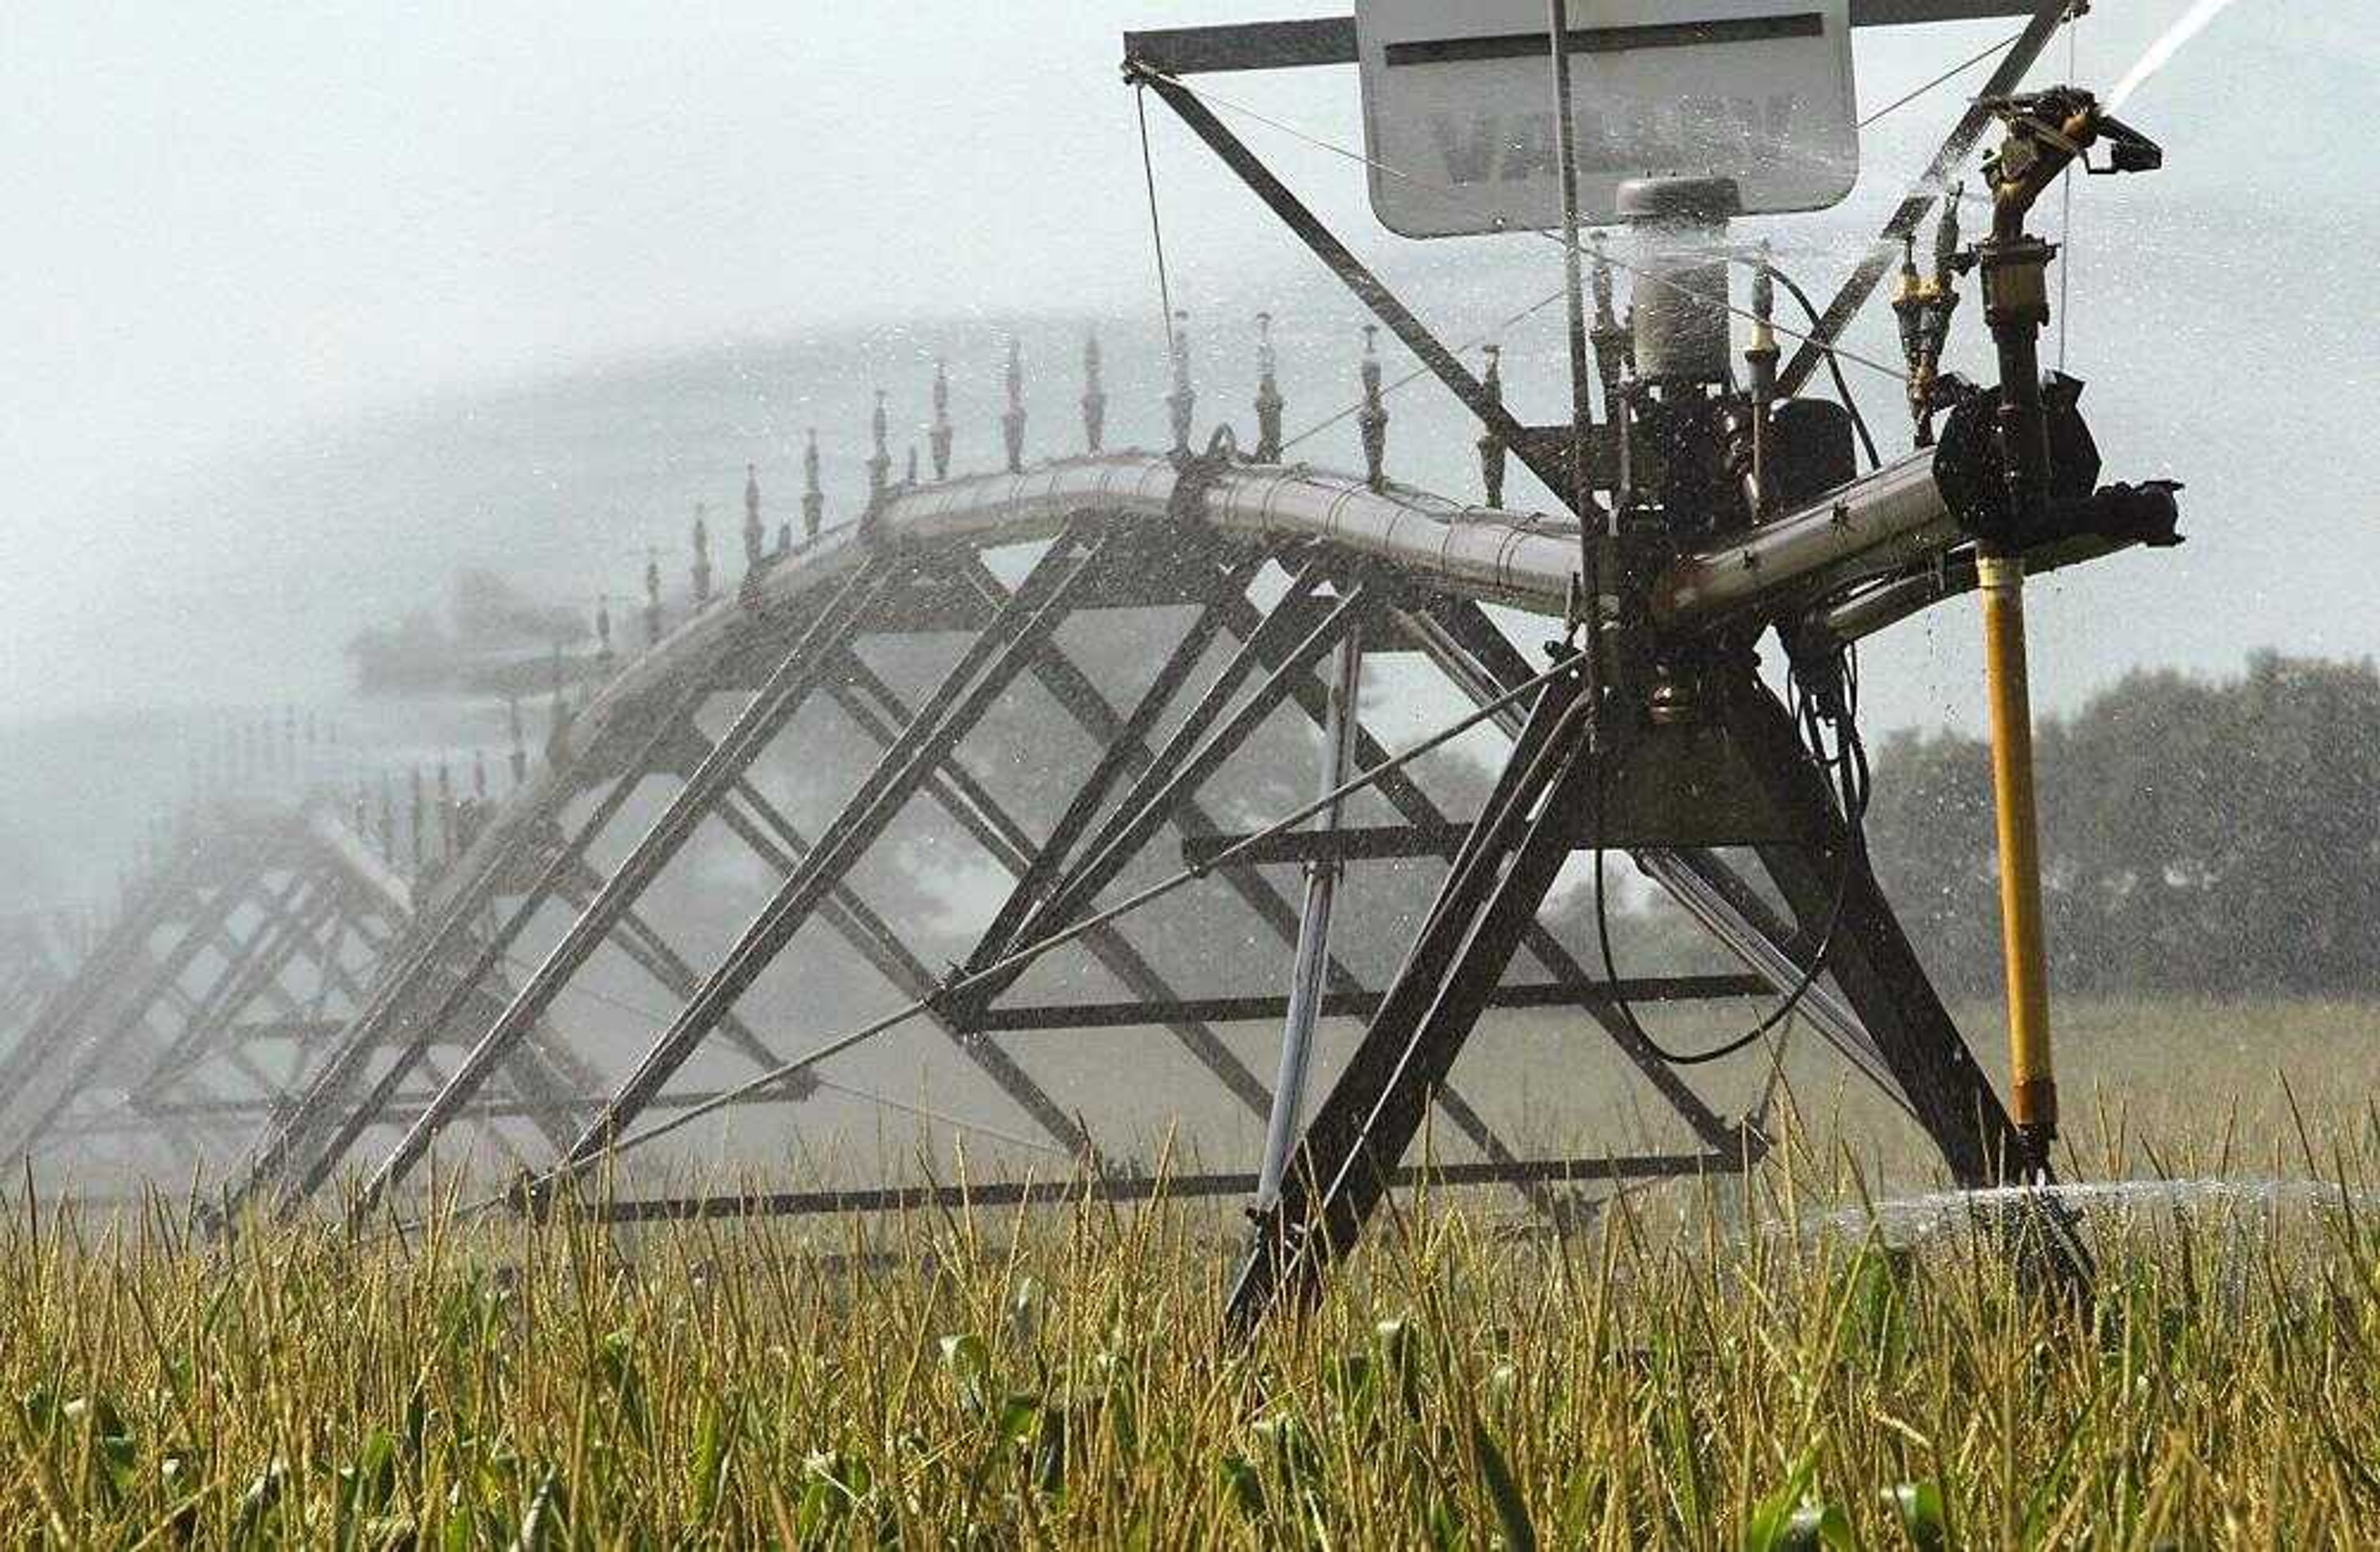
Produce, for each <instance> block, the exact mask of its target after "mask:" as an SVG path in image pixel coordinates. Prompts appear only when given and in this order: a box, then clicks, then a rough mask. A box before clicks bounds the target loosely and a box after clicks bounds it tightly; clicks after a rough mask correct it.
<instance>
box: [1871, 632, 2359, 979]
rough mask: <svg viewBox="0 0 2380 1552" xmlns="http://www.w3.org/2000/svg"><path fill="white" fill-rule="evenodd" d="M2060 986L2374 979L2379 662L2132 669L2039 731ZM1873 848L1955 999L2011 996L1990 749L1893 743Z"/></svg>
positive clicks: (2048, 891)
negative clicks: (2006, 985)
mask: <svg viewBox="0 0 2380 1552" xmlns="http://www.w3.org/2000/svg"><path fill="white" fill-rule="evenodd" d="M2036 745H2037V750H2038V758H2039V768H2040V777H2041V832H2042V855H2043V889H2044V895H2045V904H2046V910H2047V916H2048V924H2049V942H2050V953H2051V973H2052V976H2053V978H2054V980H2055V982H2056V983H2057V985H2058V986H2059V987H2060V988H2063V989H2070V990H2076V991H2086V992H2108V993H2118V994H2123V993H2149V992H2162V993H2180V994H2190V995H2216V996H2254V995H2265V996H2270V995H2284V996H2359V995H2369V994H2372V993H2374V992H2375V991H2380V832H2376V831H2375V829H2374V820H2375V818H2380V673H2375V671H2374V666H2373V664H2372V662H2371V661H2369V660H2366V661H2361V662H2337V661H2321V660H2315V659H2306V658H2291V657H2284V656H2282V655H2280V654H2278V653H2275V652H2263V653H2259V654H2257V655H2255V656H2254V657H2253V658H2251V659H2250V660H2249V661H2248V664H2247V667H2246V669H2245V671H2244V672H2243V673H2240V675H2239V676H2238V677H2236V678H2229V679H2222V680H2209V679H2203V678H2196V677H2192V676H2189V675H2185V674H2181V673H2174V672H2171V671H2162V672H2142V673H2133V674H2131V675H2130V676H2128V677H2126V678H2125V679H2123V680H2121V681H2120V682H2119V683H2118V684H2116V685H2114V686H2112V687H2111V688H2109V689H2107V690H2106V691H2105V692H2103V693H2101V694H2100V695H2098V696H2096V697H2094V698H2093V699H2092V700H2091V701H2089V702H2088V703H2087V704H2086V705H2084V706H2083V708H2082V709H2079V710H2078V711H2076V712H2074V713H2073V714H2072V715H2070V716H2067V717H2059V718H2052V719H2049V720H2047V721H2045V722H2044V723H2043V724H2042V725H2041V726H2040V727H2039V729H2038V730H2037V734H2036ZM1867 835H1868V842H1869V849H1870V851H1871V853H1872V855H1873V856H1874V858H1875V861H1876V869H1877V872H1878V873H1879V875H1880V876H1881V877H1882V879H1883V880H1884V883H1885V887H1886V889H1887V890H1888V891H1889V893H1890V894H1891V896H1892V899H1893V901H1894V903H1895V904H1896V905H1897V906H1898V907H1899V908H1900V911H1901V913H1902V915H1903V919H1904V921H1905V922H1906V924H1907V926H1908V928H1909V931H1910V935H1911V937H1912V938H1913V940H1915V941H1916V944H1917V947H1918V950H1919V952H1921V953H1922V954H1923V955H1924V957H1925V960H1926V963H1927V965H1928V967H1929V968H1930V969H1932V970H1933V972H1934V973H1935V975H1936V976H1937V980H1938V981H1939V983H1940V984H1941V986H1942V988H1943V989H1944V990H1945V992H1946V993H1949V994H1952V995H1985V996H1987V995H1993V994H1996V993H1997V992H1998V989H1999V976H2000V968H1999V966H2000V957H1999V906H1998V855H1997V848H1996V846H1995V843H1994V836H1993V825H1992V808H1991V764H1990V751H1989V746H1987V745H1986V744H1985V742H1984V741H1983V740H1982V739H1979V738H1975V737H1972V736H1969V735H1967V734H1959V733H1951V732H1941V733H1935V734H1929V735H1919V734H1912V733H1898V734H1893V735H1892V736H1891V737H1889V738H1888V740H1886V741H1885V743H1884V744H1883V746H1882V747H1881V748H1880V749H1878V750H1877V752H1876V784H1875V797H1874V800H1873V802H1872V804H1871V806H1870V808H1869V811H1868V816H1867Z"/></svg>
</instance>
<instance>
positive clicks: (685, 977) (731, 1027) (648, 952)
mask: <svg viewBox="0 0 2380 1552" xmlns="http://www.w3.org/2000/svg"><path fill="white" fill-rule="evenodd" d="M743 785H744V783H743V782H741V781H740V780H739V781H738V782H737V783H736V788H737V790H742V788H743ZM716 812H717V813H718V814H719V815H720V816H721V818H725V817H726V815H727V812H728V805H727V801H726V799H724V798H722V799H721V800H720V805H719V807H718V809H717V810H716ZM602 887H603V879H602V875H601V874H600V873H597V872H596V871H595V869H594V868H592V867H589V866H588V865H587V862H586V860H585V859H584V858H583V857H582V858H581V859H580V860H579V864H578V866H577V867H574V868H572V869H570V872H569V875H568V877H566V878H565V879H561V880H560V881H558V882H557V883H556V884H555V886H554V893H555V894H556V895H558V896H559V897H560V898H561V899H562V900H563V901H564V902H565V903H566V904H568V905H569V906H570V908H571V909H572V910H574V911H578V912H584V911H585V910H586V909H587V907H588V906H589V904H590V903H593V901H594V898H595V894H596V891H599V890H601V888H602ZM613 943H614V945H615V946H616V947H617V948H618V949H619V950H620V952H622V953H623V954H625V955H626V956H627V958H628V960H629V961H630V963H632V964H635V965H636V967H637V969H639V970H642V971H643V972H644V973H645V975H646V976H647V977H648V978H650V980H651V981H652V983H653V984H654V985H655V986H658V987H660V988H662V990H663V991H665V992H668V993H669V994H670V995H671V996H673V997H675V998H677V999H678V1000H681V1001H683V1000H685V999H686V998H687V997H689V996H691V995H692V994H693V991H694V988H695V986H696V984H697V983H698V980H699V977H698V976H696V974H695V972H694V966H692V965H691V964H687V963H686V959H685V956H683V955H682V954H680V953H679V952H677V950H676V949H675V948H674V947H672V946H671V944H670V941H669V940H668V939H666V938H664V937H662V933H661V929H660V928H656V927H654V926H653V925H652V924H651V923H650V922H649V921H647V920H646V919H645V917H644V915H642V913H640V912H638V911H637V909H636V908H635V907H633V906H631V907H629V908H627V909H625V910H624V911H622V912H621V913H620V929H619V931H618V933H617V934H616V935H615V936H614V937H613ZM720 1028H721V1029H722V1031H723V1032H724V1033H725V1035H726V1036H727V1038H728V1039H729V1040H731V1041H733V1042H734V1043H735V1046H736V1048H737V1049H740V1050H742V1051H743V1052H744V1054H745V1055H747V1056H748V1057H750V1058H751V1059H752V1061H754V1063H756V1064H757V1065H759V1066H760V1067H762V1068H769V1067H774V1066H776V1065H777V1064H778V1063H779V1062H780V1061H783V1058H781V1057H779V1056H778V1055H777V1053H776V1052H775V1051H773V1050H771V1049H769V1046H768V1043H767V1042H766V1041H764V1040H762V1039H761V1038H760V1037H759V1034H758V1033H756V1032H755V1031H754V1030H753V1028H752V1026H751V1025H748V1024H746V1023H745V1022H744V1020H743V1019H742V1018H740V1017H738V1016H737V1015H735V1013H732V1012H731V1013H729V1014H728V1015H727V1017H725V1018H724V1019H722V1020H721V1021H720ZM576 1136H577V1131H576V1129H574V1130H573V1131H572V1133H571V1134H570V1137H565V1138H563V1139H562V1140H561V1142H560V1144H559V1145H557V1146H569V1143H570V1141H571V1138H573V1137H576Z"/></svg>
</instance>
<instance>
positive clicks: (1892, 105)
mask: <svg viewBox="0 0 2380 1552" xmlns="http://www.w3.org/2000/svg"><path fill="white" fill-rule="evenodd" d="M2068 19H2069V21H2071V20H2072V15H2071V13H2069V16H2068ZM2023 37H2024V33H2023V31H2022V30H2021V29H2020V30H2017V31H2014V32H2011V33H2010V34H2009V35H2008V36H2007V37H2005V38H2002V39H2001V40H2000V41H1999V42H1997V43H1994V44H1993V45H1992V46H1991V47H1989V48H1987V49H1985V50H1984V51H1983V52H1982V53H1980V54H1973V55H1968V56H1967V57H1966V58H1964V59H1962V60H1961V61H1959V63H1957V64H1956V65H1953V66H1951V67H1949V69H1947V70H1945V71H1943V72H1942V73H1941V74H1940V75H1938V76H1936V77H1935V78H1934V79H1932V80H1930V81H1927V82H1926V83H1925V85H1924V86H1921V87H1919V88H1918V89H1917V90H1916V91H1910V92H1905V93H1903V94H1902V95H1900V96H1899V97H1896V98H1894V99H1893V100H1892V101H1891V102H1889V103H1886V104H1885V105H1884V106H1882V107H1880V108H1878V109H1876V112H1874V113H1872V114H1870V115H1867V116H1866V117H1865V118H1863V119H1861V120H1860V121H1859V127H1861V128H1863V129H1864V128H1866V127H1868V126H1869V125H1871V124H1874V123H1876V121H1877V120H1878V119H1881V118H1884V117H1886V116H1887V115H1890V114H1893V113H1896V112H1898V111H1900V109H1902V108H1905V107H1907V106H1908V105H1909V104H1910V103H1914V102H1915V101H1917V99H1919V98H1920V97H1923V96H1925V94H1926V93H1927V92H1929V91H1933V90H1934V89H1935V88H1936V87H1937V86H1944V85H1947V84H1949V82H1950V81H1951V80H1953V79H1957V78H1958V77H1960V76H1962V75H1965V74H1966V73H1967V72H1968V71H1969V70H1972V69H1973V68H1974V67H1976V66H1978V65H1981V64H1982V63H1983V62H1984V61H1985V60H1986V59H1990V58H1992V57H1993V56H1995V55H2002V54H2006V53H2007V52H2008V51H2009V50H2010V49H2011V48H2013V47H2015V46H2016V44H2017V42H2019V41H2020V40H2021V39H2022V38H2023Z"/></svg>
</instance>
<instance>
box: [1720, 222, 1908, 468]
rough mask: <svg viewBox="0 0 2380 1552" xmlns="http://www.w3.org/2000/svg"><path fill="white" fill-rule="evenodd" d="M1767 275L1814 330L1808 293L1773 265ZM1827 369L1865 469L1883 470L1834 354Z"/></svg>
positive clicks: (1814, 316) (1815, 315)
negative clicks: (1855, 438) (1849, 418)
mask: <svg viewBox="0 0 2380 1552" xmlns="http://www.w3.org/2000/svg"><path fill="white" fill-rule="evenodd" d="M1737 262H1739V263H1751V262H1754V261H1751V260H1747V259H1743V258H1741V257H1739V258H1738V260H1737ZM1768 273H1770V274H1772V275H1774V276H1776V277H1777V282H1778V284H1779V285H1782V286H1784V287H1785V291H1786V294H1787V295H1789V296H1791V297H1792V298H1793V300H1794V301H1795V302H1796V303H1798V304H1799V305H1800V307H1801V309H1802V310H1803V313H1805V314H1807V315H1808V317H1809V320H1810V326H1811V327H1812V328H1815V327H1817V325H1818V321H1819V320H1818V309H1817V306H1816V304H1815V303H1814V302H1812V301H1811V300H1810V294H1809V293H1808V292H1807V291H1804V290H1803V289H1802V287H1801V284H1800V283H1799V282H1797V281H1796V280H1794V278H1793V277H1792V276H1791V275H1790V274H1787V273H1785V272H1784V271H1783V270H1780V269H1779V268H1778V267H1777V266H1776V265H1774V264H1771V265H1769V266H1768ZM1827 370H1828V372H1829V373H1831V374H1832V375H1833V377H1834V380H1835V396H1836V397H1837V398H1839V399H1840V400H1841V401H1842V406H1843V408H1844V410H1845V411H1846V412H1847V413H1849V414H1850V416H1851V418H1852V430H1855V431H1857V432H1858V433H1859V440H1860V448H1861V451H1863V452H1864V453H1865V454H1866V455H1867V467H1868V468H1869V470H1870V471H1871V472H1873V471H1875V470H1876V469H1879V468H1882V467H1884V459H1883V458H1882V457H1881V456H1880V455H1878V454H1877V453H1876V438H1875V437H1873V436H1871V435H1869V434H1868V429H1867V417H1865V416H1864V415H1862V414H1861V413H1860V406H1859V401H1858V400H1857V399H1855V398H1853V397H1852V385H1851V384H1850V383H1849V382H1846V381H1845V380H1844V378H1843V369H1842V365H1841V363H1840V362H1838V361H1837V360H1836V359H1835V353H1834V352H1833V351H1831V350H1829V351H1828V352H1827ZM1901 381H1902V382H1908V381H1909V380H1908V378H1907V377H1906V376H1905V375H1904V376H1903V377H1902V378H1901Z"/></svg>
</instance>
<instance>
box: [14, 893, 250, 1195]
mask: <svg viewBox="0 0 2380 1552" xmlns="http://www.w3.org/2000/svg"><path fill="white" fill-rule="evenodd" d="M246 894H247V891H246V890H245V888H244V887H243V886H242V885H240V884H225V885H222V886H219V887H218V888H217V889H216V890H215V891H214V893H213V894H212V895H211V896H209V897H208V898H207V899H206V900H205V901H204V902H203V903H200V905H199V906H198V907H197V908H196V910H195V911H194V913H193V915H191V917H190V918H189V919H188V921H187V922H185V923H184V924H183V928H182V931H181V935H180V937H179V938H177V939H176V941H175V943H174V946H173V947H172V948H171V949H169V950H168V951H166V953H165V956H164V958H163V959H162V960H159V961H158V962H157V964H156V968H155V970H154V971H153V973H152V975H151V976H149V977H148V979H147V980H145V981H144V982H143V983H142V984H141V987H140V990H139V991H138V992H137V993H135V995H134V996H133V997H132V998H131V1000H128V1001H127V1002H126V1003H124V1004H123V1005H122V1008H121V1010H120V1012H118V1013H117V1014H116V1016H115V1019H114V1022H113V1023H109V1024H107V1025H105V1027H104V1029H103V1031H102V1030H94V1031H92V1032H91V1034H89V1035H88V1036H86V1037H84V1039H83V1042H82V1044H81V1046H80V1048H79V1049H78V1050H77V1052H76V1054H75V1057H74V1059H73V1061H72V1063H71V1065H70V1066H69V1067H68V1069H67V1078H66V1082H65V1084H64V1085H63V1086H62V1087H60V1088H59V1089H58V1091H57V1094H56V1096H55V1102H54V1103H51V1104H47V1105H44V1106H43V1107H42V1109H40V1110H39V1111H37V1112H36V1113H35V1114H33V1115H31V1116H30V1117H28V1118H27V1119H26V1120H24V1121H23V1122H19V1123H18V1129H17V1131H16V1134H14V1135H12V1136H10V1137H8V1139H7V1142H6V1146H5V1148H0V1155H8V1154H17V1153H22V1152H24V1151H25V1150H26V1149H28V1148H30V1147H31V1146H33V1144H34V1143H35V1142H37V1141H39V1140H40V1139H41V1137H42V1135H43V1134H45V1133H47V1132H48V1131H49V1129H50V1128H51V1126H52V1125H54V1124H55V1122H56V1121H57V1119H58V1117H59V1116H60V1115H61V1114H63V1113H64V1112H65V1109H66V1106H67V1101H69V1100H71V1099H72V1098H73V1097H75V1096H76V1095H79V1094H80V1093H81V1092H82V1091H83V1090H84V1089H85V1088H87V1087H88V1086H90V1084H91V1077H92V1075H93V1074H94V1073H97V1072H98V1071H99V1067H100V1063H102V1062H103V1061H106V1060H107V1057H108V1055H109V1053H110V1052H112V1051H114V1050H115V1049H116V1047H117V1045H118V1044H119V1043H120V1042H122V1041H123V1040H125V1039H126V1038H128V1037H129V1036H130V1034H131V1032H132V1030H133V1028H134V1027H135V1026H136V1025H140V1024H141V1023H142V1022H143V1021H144V1020H145V1019H146V1018H147V1016H148V1012H149V1010H150V1009H151V1008H152V1007H153V1006H154V1005H155V1004H156V1002H157V1000H158V999H159V998H161V997H164V996H165V995H166V993H167V992H168V990H175V991H178V990H180V989H181V986H180V983H181V977H182V976H183V974H184V973H185V972H186V971H187V970H188V968H189V966H190V964H191V963H192V962H193V961H195V960H196V959H197V958H198V956H199V954H200V951H202V950H203V949H205V948H206V947H207V946H208V945H209V944H210V943H211V942H212V941H213V939H214V936H215V934H216V933H217V932H218V931H219V930H221V928H222V927H223V924H224V923H225V921H227V920H229V919H230V917H231V914H232V912H233V911H235V910H237V908H238V907H239V905H240V904H241V903H242V902H243V901H244V900H245V898H246ZM61 1033H64V1031H61ZM10 1097H11V1098H21V1097H23V1096H22V1094H21V1092H20V1093H18V1094H15V1095H11V1096H10Z"/></svg>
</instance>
